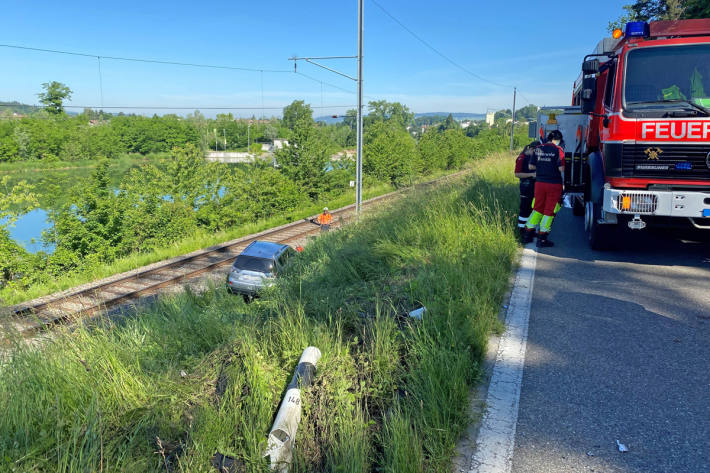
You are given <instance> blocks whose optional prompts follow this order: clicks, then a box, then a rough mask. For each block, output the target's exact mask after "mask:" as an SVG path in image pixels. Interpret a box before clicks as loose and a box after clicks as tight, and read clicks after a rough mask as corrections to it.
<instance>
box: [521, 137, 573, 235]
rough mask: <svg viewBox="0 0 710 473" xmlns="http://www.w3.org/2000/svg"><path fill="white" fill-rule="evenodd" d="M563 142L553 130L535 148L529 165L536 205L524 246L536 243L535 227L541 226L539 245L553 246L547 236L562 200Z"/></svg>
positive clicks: (528, 225) (529, 220) (527, 225)
mask: <svg viewBox="0 0 710 473" xmlns="http://www.w3.org/2000/svg"><path fill="white" fill-rule="evenodd" d="M561 141H562V133H561V132H560V131H559V130H553V131H551V132H550V133H549V134H548V135H547V143H545V144H544V145H541V146H538V147H537V148H536V149H535V153H534V154H533V156H532V158H531V159H530V163H529V164H528V168H529V169H530V170H531V171H534V172H535V179H536V182H535V204H534V206H533V212H532V214H530V217H529V218H528V222H527V224H526V227H527V229H526V232H525V235H524V237H523V242H524V243H530V242H531V241H532V240H533V236H534V234H535V227H536V226H537V225H538V224H539V225H540V231H539V232H538V234H537V246H538V247H546V246H553V245H554V243H553V242H551V241H550V240H548V238H547V237H548V235H549V234H550V230H551V229H552V220H553V219H554V218H555V210H556V209H557V208H559V207H558V204H559V202H560V199H561V197H562V183H563V182H564V181H563V178H562V173H563V172H564V166H565V152H564V150H563V149H562V148H560V142H561Z"/></svg>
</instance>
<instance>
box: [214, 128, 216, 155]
mask: <svg viewBox="0 0 710 473" xmlns="http://www.w3.org/2000/svg"><path fill="white" fill-rule="evenodd" d="M214 150H215V151H217V128H214Z"/></svg>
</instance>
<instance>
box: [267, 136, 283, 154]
mask: <svg viewBox="0 0 710 473" xmlns="http://www.w3.org/2000/svg"><path fill="white" fill-rule="evenodd" d="M284 146H288V140H285V139H283V138H276V139H275V140H274V141H272V142H271V143H262V145H261V150H262V151H264V152H265V153H273V152H274V151H276V150H279V149H283V148H284Z"/></svg>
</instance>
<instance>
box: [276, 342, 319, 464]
mask: <svg viewBox="0 0 710 473" xmlns="http://www.w3.org/2000/svg"><path fill="white" fill-rule="evenodd" d="M320 357H321V353H320V350H319V349H318V348H316V347H308V348H306V349H305V350H303V353H302V354H301V359H300V360H298V366H297V367H296V371H295V373H294V374H293V378H292V379H291V382H290V383H289V385H288V388H287V389H286V395H285V396H284V398H283V400H282V401H281V406H280V407H279V412H278V413H277V414H276V419H274V425H273V426H272V427H271V431H270V432H269V438H268V446H267V450H266V453H265V454H264V456H269V457H270V460H271V469H272V470H274V471H278V472H280V473H286V472H288V470H289V467H290V466H291V463H292V462H293V447H294V444H295V440H296V432H297V431H298V424H299V422H301V388H306V387H308V386H310V385H311V384H312V383H313V377H314V375H315V372H316V363H318V360H320Z"/></svg>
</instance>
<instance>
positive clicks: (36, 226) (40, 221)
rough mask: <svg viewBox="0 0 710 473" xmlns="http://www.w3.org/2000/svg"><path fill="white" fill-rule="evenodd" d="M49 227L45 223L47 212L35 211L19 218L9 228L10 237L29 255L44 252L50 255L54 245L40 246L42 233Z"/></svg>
mask: <svg viewBox="0 0 710 473" xmlns="http://www.w3.org/2000/svg"><path fill="white" fill-rule="evenodd" d="M50 227H51V225H50V224H49V223H48V222H47V211H46V210H44V209H35V210H33V211H31V212H29V213H27V214H25V215H23V216H21V217H20V218H19V219H18V220H17V223H15V226H14V227H9V228H8V231H9V232H10V237H12V239H13V240H15V241H16V242H17V243H19V244H20V245H21V246H22V247H23V248H24V249H26V250H27V251H29V252H30V253H37V252H38V251H44V252H47V253H52V252H53V251H54V245H51V246H48V247H47V246H44V245H43V244H42V240H41V238H42V232H43V231H45V230H47V229H49V228H50Z"/></svg>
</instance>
